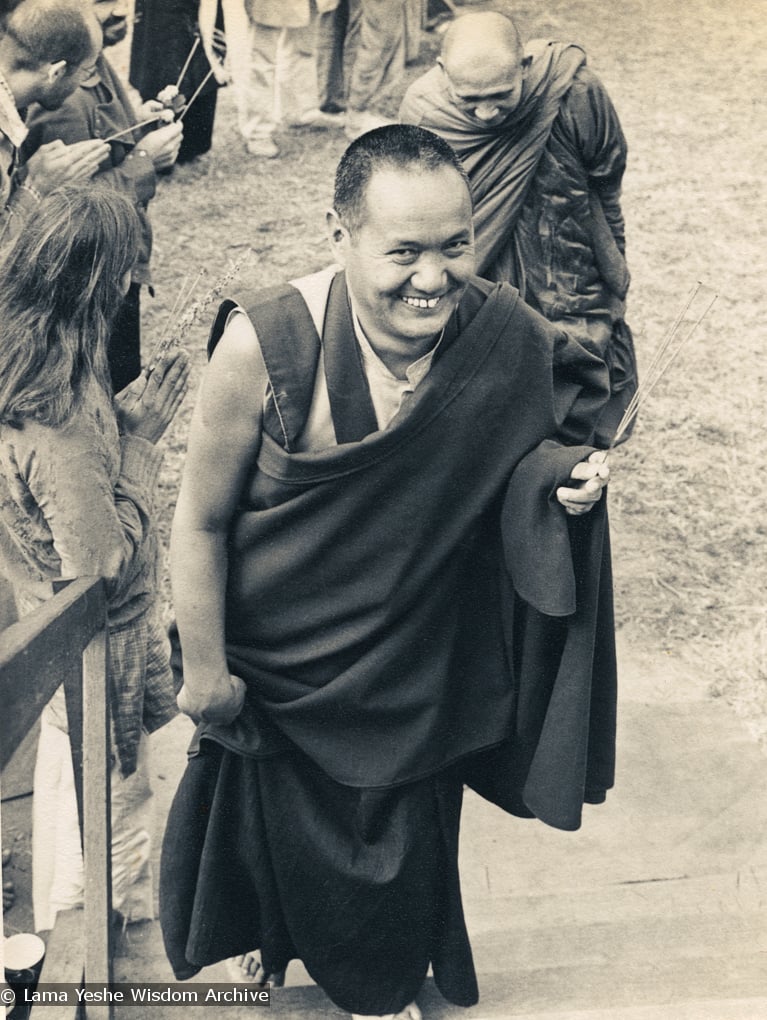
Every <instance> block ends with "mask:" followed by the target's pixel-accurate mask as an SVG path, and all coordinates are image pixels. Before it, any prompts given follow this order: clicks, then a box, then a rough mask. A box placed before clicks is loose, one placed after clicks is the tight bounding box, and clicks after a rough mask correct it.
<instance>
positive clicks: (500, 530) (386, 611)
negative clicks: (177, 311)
mask: <svg viewBox="0 0 767 1020" xmlns="http://www.w3.org/2000/svg"><path fill="white" fill-rule="evenodd" d="M231 307H232V305H231V304H230V303H228V304H226V305H225V306H224V308H223V309H222V314H221V315H220V317H219V323H218V328H217V329H216V330H215V335H214V340H213V342H214V343H215V338H216V335H218V333H220V327H221V326H222V325H223V322H224V321H225V319H226V316H227V314H228V311H229V310H230V309H231ZM245 307H247V309H248V312H249V314H250V317H251V319H252V321H253V322H254V325H255V327H256V332H257V334H258V336H259V339H260V343H261V347H262V350H263V353H264V360H265V363H266V366H267V372H268V375H269V380H270V386H269V392H268V395H267V400H266V404H265V419H264V435H263V442H262V447H261V450H260V452H259V455H258V459H257V464H256V466H255V469H254V471H253V474H252V478H251V480H250V483H249V484H248V485H247V486H246V487H245V491H244V492H243V494H242V498H241V501H240V506H239V509H238V512H237V514H236V519H235V522H234V525H233V528H232V530H231V538H230V557H229V575H228V589H227V613H226V631H227V633H226V636H227V653H228V658H229V665H230V668H231V670H232V672H234V673H236V674H238V675H239V676H241V677H243V679H244V680H245V681H246V684H247V695H246V704H245V708H244V710H243V712H242V714H241V716H240V717H239V718H238V719H237V720H236V721H235V722H234V723H233V724H231V725H230V726H226V727H223V726H212V725H206V724H203V725H202V726H201V727H200V730H199V733H198V743H197V744H196V745H195V750H196V757H193V758H192V760H191V761H190V765H189V768H188V771H187V776H186V777H185V779H184V781H182V787H181V789H180V791H179V795H177V798H176V802H175V804H174V808H173V811H172V813H171V817H170V819H169V825H168V833H167V834H166V846H165V851H164V854H163V874H162V879H161V913H162V919H163V928H164V934H165V939H166V947H167V949H168V953H169V956H170V958H171V962H172V964H173V966H174V970H175V972H176V974H177V976H179V977H187V976H191V974H193V973H195V972H196V970H197V969H199V967H200V966H202V965H205V964H207V963H211V962H214V961H215V960H216V959H221V958H222V957H224V956H229V955H234V954H236V953H238V952H244V951H247V950H249V949H252V948H253V947H254V946H260V947H261V950H262V956H265V957H266V960H267V961H268V963H267V965H268V966H269V967H270V968H271V967H275V968H276V967H278V966H281V965H284V964H285V963H286V962H287V960H288V959H290V958H291V956H300V957H301V959H302V960H303V961H304V963H305V965H306V966H307V969H308V970H309V972H310V973H311V974H312V976H313V977H315V979H316V980H317V981H318V983H319V984H320V985H321V986H322V987H323V988H324V989H325V990H326V991H327V992H328V994H329V995H330V996H331V998H333V1000H334V1001H335V1002H336V1003H337V1004H338V1005H339V1006H341V1007H342V1008H345V1009H349V1010H350V1011H353V1012H360V1013H386V1012H396V1011H398V1010H400V1009H402V1008H403V1006H404V1005H406V1004H407V1003H408V1002H409V1001H411V1000H412V998H413V997H414V995H415V993H416V991H417V990H418V988H419V987H420V983H421V982H422V980H423V977H424V975H425V973H426V969H427V967H428V965H429V963H430V962H431V964H432V966H433V969H434V974H435V979H436V980H437V983H438V985H439V987H440V988H441V989H442V991H443V994H445V995H446V996H447V997H448V998H450V999H451V1001H454V1002H460V1003H463V1004H465V1005H468V1004H470V1003H471V1002H473V1001H476V981H475V978H474V972H473V966H472V964H471V954H470V950H469V946H468V939H467V936H466V932H465V926H464V924H463V915H462V909H461V905H460V890H459V885H458V876H457V862H456V855H457V838H458V819H459V816H460V789H461V785H462V782H463V780H464V778H466V779H468V780H469V781H471V782H472V784H473V785H476V786H477V788H478V789H480V790H481V792H483V793H484V794H485V795H486V796H489V797H490V799H493V800H496V801H497V802H498V803H503V806H504V807H507V808H508V809H509V810H515V809H516V808H517V805H518V804H520V805H521V812H520V813H526V814H530V813H531V811H530V809H529V808H528V807H527V806H526V805H525V803H524V799H523V796H524V797H529V799H530V800H531V801H535V799H536V796H537V795H538V794H539V793H540V796H539V797H538V800H540V804H537V803H536V807H537V808H538V811H537V812H536V813H539V814H540V816H541V817H546V820H548V821H550V822H551V823H552V824H562V825H564V827H573V826H572V813H573V811H575V812H576V813H577V814H578V816H579V813H580V808H581V805H582V803H583V800H584V799H585V797H586V784H585V778H584V776H585V771H584V767H585V766H586V765H588V764H589V762H591V761H593V760H594V759H595V757H600V756H601V759H603V760H607V759H609V757H610V754H611V747H612V743H613V740H614V730H611V728H610V724H609V720H605V725H604V727H603V728H602V731H601V732H599V733H596V732H593V731H592V732H591V733H590V735H589V726H590V712H589V707H590V705H592V704H596V703H597V702H595V700H594V697H593V694H592V690H591V688H592V670H591V659H589V662H588V664H587V666H586V667H585V668H584V669H583V670H582V671H581V673H580V675H579V680H578V687H579V690H578V692H576V694H575V698H574V701H575V711H573V710H571V711H570V712H569V716H570V719H571V721H573V722H574V723H575V725H576V726H577V727H578V733H577V736H576V738H575V739H574V740H573V741H572V746H573V750H574V753H575V754H576V756H578V755H579V754H580V751H581V748H582V744H583V739H584V732H585V735H586V736H585V739H586V742H587V744H588V745H589V754H588V755H587V759H588V761H586V762H580V761H575V762H573V763H572V764H573V768H572V770H571V771H572V772H573V773H574V774H576V777H577V776H578V775H580V789H579V787H578V779H577V778H576V781H575V786H574V789H573V783H572V778H571V777H570V776H565V777H564V779H563V784H564V786H565V787H566V791H567V792H566V795H565V797H564V801H565V808H566V811H565V812H563V813H561V814H558V813H557V812H558V811H559V807H558V805H557V803H556V797H557V795H558V792H559V786H558V783H557V779H556V777H545V778H546V779H547V780H549V781H550V784H551V788H552V790H553V791H554V796H553V798H552V797H551V796H550V795H549V793H548V791H547V788H546V783H545V782H542V783H536V784H534V788H531V789H530V790H525V791H524V793H523V792H522V787H523V786H524V780H525V778H526V777H525V776H521V781H520V770H524V768H525V767H526V766H529V765H530V764H531V759H530V756H529V755H528V754H524V755H522V756H521V757H520V756H518V755H517V756H514V757H513V760H510V759H509V755H508V754H507V752H506V748H507V747H508V746H509V742H511V746H512V747H513V746H515V745H514V741H513V737H514V733H515V713H516V707H517V704H518V702H519V698H520V694H521V693H522V688H521V687H520V683H519V681H518V678H517V676H516V675H515V667H514V660H515V657H517V658H519V657H518V656H516V655H515V650H514V647H513V645H514V640H515V638H514V631H515V628H516V629H517V631H518V632H519V626H518V625H517V622H515V620H519V619H521V617H520V614H519V611H518V610H515V608H514V605H515V602H519V601H520V600H519V599H518V598H517V597H516V596H514V594H513V591H512V581H511V578H510V575H509V572H508V570H507V569H506V565H505V559H504V548H506V549H507V550H508V551H509V552H510V553H511V551H512V550H513V548H514V542H515V541H520V540H521V541H522V542H523V543H524V541H525V539H524V535H523V534H521V532H520V529H523V528H525V527H526V526H527V523H528V519H529V518H531V516H532V518H533V519H534V518H535V516H536V513H535V510H534V509H533V512H532V514H531V511H530V507H529V506H527V507H526V506H525V504H524V499H522V500H521V501H518V500H517V498H516V497H515V494H514V492H513V491H512V490H511V489H509V479H510V478H511V477H512V475H513V472H514V470H515V468H516V467H517V466H518V465H522V466H524V465H525V464H527V466H528V468H529V469H530V465H531V464H532V468H531V470H532V472H533V474H534V475H538V474H539V473H541V474H542V475H545V474H546V470H543V469H542V468H541V465H542V464H547V465H548V467H549V469H550V468H551V465H552V464H554V465H555V467H556V472H558V474H559V477H558V478H556V479H552V478H551V477H549V478H546V479H545V484H546V485H547V486H548V488H549V490H550V489H551V485H552V483H554V485H556V483H557V482H559V483H561V482H562V481H564V480H565V479H566V478H567V477H568V475H569V471H570V469H571V467H572V465H573V464H574V463H576V462H577V461H578V460H580V459H582V458H583V457H584V456H585V455H587V454H588V452H589V450H588V448H577V449H574V450H573V449H568V450H566V452H565V453H564V456H563V448H562V447H561V446H559V445H558V444H554V455H553V457H551V456H549V451H548V450H547V448H546V447H541V443H542V442H543V441H544V440H546V438H547V437H549V436H554V435H556V434H563V435H565V436H566V438H567V439H569V440H570V441H571V442H576V441H577V440H578V439H584V438H586V437H587V435H588V432H589V429H590V425H589V424H588V423H589V422H590V421H591V420H592V419H593V415H594V409H595V404H598V403H599V402H600V401H603V400H604V399H605V398H606V394H607V384H606V373H605V371H604V366H603V365H602V364H601V362H600V361H599V360H598V359H596V358H595V357H593V356H592V355H589V354H588V353H587V352H586V351H585V350H584V349H583V348H582V347H580V345H578V344H577V343H575V342H573V341H572V340H570V339H569V338H568V337H567V336H566V334H564V333H562V332H560V331H559V330H557V329H555V328H554V327H552V326H551V325H549V324H548V323H546V321H545V320H544V319H543V318H542V317H540V316H539V315H537V314H536V313H534V312H532V311H530V309H528V308H527V307H526V306H525V305H524V304H523V303H522V302H521V301H520V300H519V297H518V293H517V291H516V290H514V288H512V287H510V286H509V285H507V284H499V285H494V286H493V285H489V284H486V283H485V282H484V281H479V280H477V281H475V282H474V283H473V284H472V285H471V286H470V288H469V290H468V292H467V294H466V295H465V297H464V299H463V301H462V303H461V306H460V308H459V310H458V314H457V316H456V320H455V321H454V322H453V323H451V326H450V328H449V329H448V330H447V331H446V335H445V337H444V339H443V342H442V343H441V344H440V347H439V349H438V355H437V356H435V359H434V362H433V364H432V368H431V370H430V372H429V373H428V375H427V376H426V377H425V378H424V380H423V381H422V382H421V383H420V384H419V386H418V387H417V388H416V390H415V392H414V393H413V394H412V395H410V396H408V397H407V398H406V399H405V401H404V403H403V406H402V407H401V409H400V411H399V413H398V414H397V415H396V417H395V418H394V420H393V421H392V422H391V423H390V425H389V427H388V428H386V429H385V430H382V431H378V430H377V429H376V426H375V418H374V416H373V414H372V405H371V401H370V395H369V393H368V392H367V389H366V386H365V385H364V374H363V373H362V369H361V367H360V365H359V355H358V353H357V347H356V341H355V339H354V332H353V326H352V321H351V315H350V310H349V306H348V300H347V295H346V287H345V280H344V276H343V274H339V275H338V276H337V277H336V278H335V280H334V283H333V285H332V287H331V293H330V299H329V302H328V309H327V313H326V318H325V328H324V331H323V337H322V350H323V355H324V367H325V372H326V378H327V383H328V392H329V396H330V402H331V412H332V416H333V421H334V425H335V429H336V435H337V438H339V445H337V446H335V447H332V448H330V449H327V450H323V451H320V452H311V453H296V452H290V451H291V449H292V448H293V446H294V443H295V440H296V438H297V437H298V436H299V435H300V432H301V429H302V427H303V423H304V421H305V420H306V414H307V413H308V410H309V406H310V402H311V394H312V392H313V387H314V377H315V371H316V366H317V361H318V357H319V352H320V340H319V338H317V337H316V333H315V330H314V327H313V325H312V321H311V318H310V316H309V314H308V311H307V310H306V308H305V306H304V305H303V300H302V299H301V298H300V296H299V295H298V294H297V293H296V292H295V291H294V290H291V289H290V288H287V289H282V290H279V291H278V292H277V293H276V294H275V293H270V294H267V295H260V296H259V298H258V299H257V300H256V301H255V302H251V303H245ZM528 458H532V460H528ZM557 458H559V460H558V459H557ZM548 473H549V474H550V470H549V472H548ZM507 490H508V492H507ZM549 496H550V492H549V494H548V495H547V497H546V498H547V499H548V498H549ZM517 507H519V513H517ZM551 514H552V515H553V517H554V519H555V520H556V521H557V522H561V521H562V520H563V519H564V511H563V510H562V509H561V507H559V506H558V505H556V507H552V508H551ZM602 521H603V519H602ZM566 528H567V526H566V525H565V529H566ZM600 533H602V532H601V531H600ZM542 553H543V555H544V556H545V555H547V550H546V549H543V550H542ZM557 555H558V556H560V564H561V556H562V555H563V551H562V549H559V550H558V552H557ZM519 563H520V566H519V570H518V571H517V572H516V575H513V576H514V583H515V584H518V585H519V586H520V587H522V588H525V586H526V585H528V586H530V585H531V586H532V587H531V592H532V594H533V597H534V598H535V600H536V601H537V600H538V596H539V595H540V596H541V598H540V601H541V606H542V608H544V609H546V608H547V607H546V605H545V603H546V601H547V598H548V597H549V596H550V595H551V591H550V589H549V588H548V587H547V586H546V583H545V577H544V582H543V587H542V590H541V591H540V592H537V593H536V587H538V586H539V585H538V581H537V580H536V578H537V573H538V571H537V567H536V564H535V561H534V558H533V559H531V558H530V557H525V556H522V555H520V557H519ZM567 565H568V566H570V565H569V564H567ZM550 569H552V570H554V571H555V573H556V572H557V571H558V570H559V568H558V567H555V566H552V567H550ZM570 569H572V567H571V566H570ZM597 574H599V569H597ZM531 575H532V580H531ZM560 587H561V586H559V585H558V584H557V585H556V588H557V591H556V593H555V594H554V598H555V601H556V602H557V607H555V608H558V609H559V610H562V611H564V612H565V615H568V614H572V611H573V608H574V605H572V604H570V603H571V602H572V601H573V599H574V598H575V595H576V591H575V588H573V589H572V591H569V592H568V589H567V585H565V589H564V590H563V591H560V590H559V589H560ZM568 596H570V602H568ZM549 608H550V607H549ZM530 612H531V613H538V610H536V609H533V608H532V607H531V608H530ZM515 613H516V617H515ZM575 616H577V613H576V614H575ZM557 623H559V621H557ZM607 637H608V639H609V640H608V644H609V641H611V640H612V633H610V634H609V635H608V636H607ZM540 665H541V661H540V659H538V660H537V662H536V664H535V669H537V668H538V667H539V666H540ZM554 672H555V673H556V669H555V671H554ZM519 676H520V678H523V679H524V681H525V688H526V687H527V685H528V684H529V683H532V684H533V686H535V685H536V681H535V677H534V675H533V674H532V673H531V672H530V671H529V670H526V669H524V668H522V669H521V671H520V674H519ZM544 679H546V678H544ZM547 683H548V690H549V692H550V693H552V695H553V693H554V692H556V694H557V707H558V705H559V703H561V701H562V698H561V697H560V690H561V684H560V685H558V684H557V683H556V682H548V680H547ZM595 686H596V688H597V689H598V690H600V691H603V690H608V691H610V690H612V691H613V692H614V675H612V676H609V675H608V676H607V677H605V678H604V680H601V679H600V680H599V681H598V683H597V684H596V685H595ZM526 696H527V697H528V702H529V703H530V704H531V712H529V713H527V715H526V718H527V717H528V716H529V718H530V719H534V720H535V721H536V723H537V725H538V727H539V731H540V729H541V722H543V724H544V725H545V721H546V704H545V700H546V699H545V698H543V699H542V698H532V699H531V698H530V697H529V695H526ZM607 697H608V700H609V694H608V696H607ZM566 700H567V699H566V698H565V701H566ZM570 700H571V703H572V702H573V698H572V696H571V699H570ZM541 716H543V719H541ZM567 716H568V712H567V710H566V709H565V711H564V718H562V719H559V720H558V723H557V724H558V725H562V724H565V725H566V724H567ZM528 729H529V726H528V723H527V722H525V724H524V730H525V740H526V743H525V748H526V749H527V748H528V746H529V745H530V740H531V735H530V733H529V732H528ZM555 742H556V741H555ZM592 745H593V746H592ZM548 747H549V745H548V743H547V744H546V747H545V748H544V749H543V752H544V758H545V755H546V753H547V752H548ZM221 748H224V749H225V750H223V751H222V750H221ZM533 750H535V747H534V742H533ZM486 754H495V755H500V764H499V765H498V768H497V770H496V771H498V772H499V774H500V773H504V770H505V773H504V774H506V775H508V776H509V779H510V781H511V782H512V783H513V785H514V789H513V790H512V789H502V788H501V789H499V788H498V787H497V784H495V783H494V781H493V780H492V777H488V773H487V770H486V769H483V767H482V758H483V755H486ZM565 757H566V755H565ZM533 765H535V767H536V768H539V769H543V771H544V773H545V768H544V765H545V762H542V761H540V760H538V761H533ZM557 765H558V767H559V766H561V767H563V768H565V769H566V768H567V767H568V762H567V761H565V760H562V761H560V762H558V763H557ZM590 776H591V779H590V782H591V783H592V785H596V786H599V785H600V783H601V787H602V788H601V790H597V791H596V794H597V795H596V796H595V797H593V798H591V799H599V795H600V794H601V796H604V789H605V788H606V786H608V785H610V783H611V782H612V778H611V775H608V770H602V771H601V773H599V772H598V770H597V772H595V771H594V770H593V769H592V770H591V772H590ZM593 792H594V791H590V793H593ZM504 801H505V802H504ZM574 802H575V803H574ZM549 805H551V808H552V809H551V811H549Z"/></svg>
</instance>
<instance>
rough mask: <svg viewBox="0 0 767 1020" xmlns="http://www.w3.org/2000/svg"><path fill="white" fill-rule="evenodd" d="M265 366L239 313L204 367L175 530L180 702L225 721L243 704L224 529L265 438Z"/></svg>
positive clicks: (173, 555) (173, 553)
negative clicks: (232, 661) (230, 631)
mask: <svg viewBox="0 0 767 1020" xmlns="http://www.w3.org/2000/svg"><path fill="white" fill-rule="evenodd" d="M265 388H266V368H265V366H264V362H263V358H262V355H261V350H260V347H259V344H258V341H257V339H256V335H255V332H254V330H253V327H252V325H251V324H250V321H249V320H248V319H247V317H246V316H245V315H242V314H237V315H234V316H233V317H232V318H231V320H230V322H229V324H228V325H227V327H226V329H225V331H224V334H223V336H222V338H221V340H220V341H219V344H218V346H217V347H216V349H215V351H214V353H213V355H212V357H211V360H210V363H209V365H208V367H207V370H206V373H205V376H204V379H203V383H202V386H201V388H200V394H199V397H198V401H197V405H196V407H195V410H194V415H193V418H192V425H191V429H190V433H189V444H188V449H187V457H186V463H185V466H184V477H183V480H182V483H181V491H180V493H179V499H178V505H177V507H176V513H175V517H174V520H173V529H172V533H171V582H172V586H173V602H174V607H175V611H176V619H177V622H178V629H179V635H180V638H181V647H182V651H183V662H184V687H183V688H182V690H181V693H180V694H179V707H180V708H181V710H182V711H184V712H186V713H187V714H188V715H191V716H192V717H194V718H204V719H205V720H207V721H209V722H221V723H226V722H230V721H231V720H232V719H234V718H235V717H236V716H237V714H238V713H239V712H240V710H241V708H242V701H243V697H244V684H243V683H242V681H241V680H240V679H239V678H236V677H234V678H232V677H230V675H229V669H228V666H227V661H226V652H225V645H224V598H225V591H226V579H227V537H228V534H229V528H230V526H231V523H232V519H233V517H234V513H235V510H236V508H237V505H238V502H239V498H240V493H241V492H242V489H243V486H244V484H245V482H246V480H247V478H248V476H249V473H250V471H251V470H252V466H253V464H254V462H255V459H256V457H257V455H258V450H259V447H260V444H261V420H262V408H263V398H264V392H265Z"/></svg>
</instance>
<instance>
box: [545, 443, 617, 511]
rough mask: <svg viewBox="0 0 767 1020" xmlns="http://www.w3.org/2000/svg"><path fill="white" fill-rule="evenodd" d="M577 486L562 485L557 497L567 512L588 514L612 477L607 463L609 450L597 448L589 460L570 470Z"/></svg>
mask: <svg viewBox="0 0 767 1020" xmlns="http://www.w3.org/2000/svg"><path fill="white" fill-rule="evenodd" d="M570 477H571V478H572V479H573V481H576V482H578V483H579V484H578V485H577V486H573V487H568V486H564V485H562V486H560V487H559V488H558V489H557V499H558V500H559V502H560V503H561V504H562V506H563V507H564V508H565V512H566V513H568V514H572V515H573V516H576V517H577V516H580V515H582V514H587V513H588V512H589V510H591V509H592V508H593V507H594V505H595V504H596V503H598V502H599V500H600V499H601V498H602V489H604V487H605V486H606V485H607V483H608V481H609V479H610V468H609V466H608V464H607V452H606V451H605V450H595V451H594V452H593V453H592V454H591V456H590V457H589V458H588V460H582V461H580V462H579V463H578V464H576V465H575V467H574V468H573V470H572V471H571V472H570Z"/></svg>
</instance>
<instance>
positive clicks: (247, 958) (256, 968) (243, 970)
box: [226, 949, 420, 1020]
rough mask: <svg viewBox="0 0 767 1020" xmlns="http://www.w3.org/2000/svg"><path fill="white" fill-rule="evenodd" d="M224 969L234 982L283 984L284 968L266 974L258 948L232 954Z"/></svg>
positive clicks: (279, 985)
mask: <svg viewBox="0 0 767 1020" xmlns="http://www.w3.org/2000/svg"><path fill="white" fill-rule="evenodd" d="M226 969H227V970H228V971H229V977H230V978H231V979H232V981H235V982H237V981H248V982H253V984H257V985H264V984H266V982H267V981H268V982H269V984H270V985H271V986H272V988H282V986H283V985H284V984H285V969H283V970H277V971H275V972H274V973H273V974H267V973H266V971H265V970H264V968H263V965H262V963H261V953H260V952H259V951H258V949H254V950H253V951H252V952H250V953H243V954H242V955H241V956H232V957H231V958H230V959H229V960H227V961H226ZM417 1020H420V1018H417Z"/></svg>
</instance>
